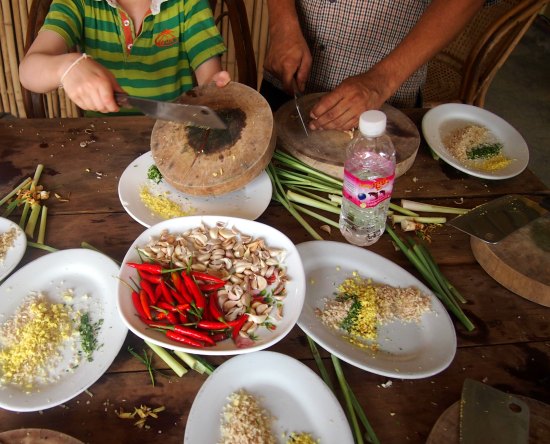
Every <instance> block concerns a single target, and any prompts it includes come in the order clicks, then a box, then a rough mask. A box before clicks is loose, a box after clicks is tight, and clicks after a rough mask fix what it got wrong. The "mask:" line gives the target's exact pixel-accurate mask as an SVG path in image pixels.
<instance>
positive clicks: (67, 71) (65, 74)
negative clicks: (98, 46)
mask: <svg viewBox="0 0 550 444" xmlns="http://www.w3.org/2000/svg"><path fill="white" fill-rule="evenodd" d="M88 58H91V57H90V56H89V55H87V54H86V53H85V52H83V53H82V54H81V55H80V57H79V58H78V59H76V60H75V61H74V62H73V63H71V64H70V65H69V67H68V68H67V69H66V70H65V72H64V73H63V74H62V75H61V79H60V80H59V86H60V87H63V80H65V77H67V74H69V72H70V71H71V69H73V68H74V67H75V66H76V65H78V64H79V63H80V62H81V61H82V60H84V59H88Z"/></svg>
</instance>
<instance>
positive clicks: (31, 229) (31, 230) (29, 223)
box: [25, 203, 40, 243]
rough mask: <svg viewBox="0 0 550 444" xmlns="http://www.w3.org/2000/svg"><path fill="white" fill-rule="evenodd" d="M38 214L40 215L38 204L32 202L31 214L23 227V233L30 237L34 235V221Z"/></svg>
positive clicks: (36, 219)
mask: <svg viewBox="0 0 550 444" xmlns="http://www.w3.org/2000/svg"><path fill="white" fill-rule="evenodd" d="M39 215H40V205H39V204H37V203H35V204H32V205H31V215H30V216H29V220H28V221H27V226H26V227H25V233H26V234H27V236H29V237H30V238H31V239H32V238H33V237H34V229H35V228H36V222H37V221H38V216H39ZM39 243H40V242H39Z"/></svg>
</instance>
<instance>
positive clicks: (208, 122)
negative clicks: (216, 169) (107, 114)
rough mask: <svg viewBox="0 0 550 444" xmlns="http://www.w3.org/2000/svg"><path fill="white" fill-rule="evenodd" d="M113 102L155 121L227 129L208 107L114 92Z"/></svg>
mask: <svg viewBox="0 0 550 444" xmlns="http://www.w3.org/2000/svg"><path fill="white" fill-rule="evenodd" d="M115 100H116V102H117V104H118V105H119V106H123V107H130V108H137V109H139V110H140V111H141V112H142V113H143V114H145V115H146V116H149V117H153V118H155V119H160V120H169V121H172V122H181V123H186V124H188V125H192V126H198V127H201V128H213V129H227V125H226V124H225V123H224V121H223V120H222V119H220V117H219V116H218V114H216V112H215V111H213V110H212V109H211V108H209V107H208V106H202V105H187V104H185V103H175V102H163V101H161V100H153V99H144V98H141V97H134V96H129V95H128V94H126V93H120V92H115Z"/></svg>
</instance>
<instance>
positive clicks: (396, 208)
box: [390, 202, 420, 217]
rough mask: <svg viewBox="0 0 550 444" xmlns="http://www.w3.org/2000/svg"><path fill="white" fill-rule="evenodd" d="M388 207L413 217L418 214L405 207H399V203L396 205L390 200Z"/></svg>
mask: <svg viewBox="0 0 550 444" xmlns="http://www.w3.org/2000/svg"><path fill="white" fill-rule="evenodd" d="M390 209H391V210H393V211H397V212H398V213H401V214H404V215H405V216H414V217H418V216H420V215H419V214H418V213H415V212H414V211H411V210H407V209H406V208H403V207H400V206H399V205H396V204H394V203H393V202H390Z"/></svg>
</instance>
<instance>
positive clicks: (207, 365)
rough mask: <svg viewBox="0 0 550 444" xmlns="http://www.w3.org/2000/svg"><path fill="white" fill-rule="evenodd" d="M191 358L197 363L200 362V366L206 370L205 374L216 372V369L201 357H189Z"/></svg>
mask: <svg viewBox="0 0 550 444" xmlns="http://www.w3.org/2000/svg"><path fill="white" fill-rule="evenodd" d="M191 356H193V357H194V358H195V360H196V361H197V362H200V363H201V365H203V366H204V367H205V368H206V370H205V373H208V374H209V375H210V374H212V373H213V372H214V370H216V367H214V366H213V365H212V364H210V362H208V361H207V360H206V359H204V358H203V357H202V356H200V355H191Z"/></svg>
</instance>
